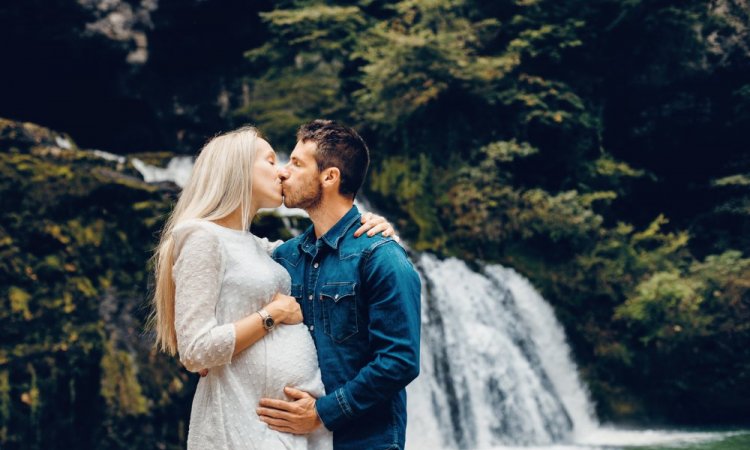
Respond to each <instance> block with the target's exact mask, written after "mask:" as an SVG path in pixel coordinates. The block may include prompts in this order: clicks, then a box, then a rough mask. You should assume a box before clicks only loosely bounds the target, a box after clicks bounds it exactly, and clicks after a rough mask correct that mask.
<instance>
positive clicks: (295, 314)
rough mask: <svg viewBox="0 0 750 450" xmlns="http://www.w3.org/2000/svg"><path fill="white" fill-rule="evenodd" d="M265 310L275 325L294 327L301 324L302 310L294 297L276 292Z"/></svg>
mask: <svg viewBox="0 0 750 450" xmlns="http://www.w3.org/2000/svg"><path fill="white" fill-rule="evenodd" d="M265 310H266V311H268V314H270V315H271V317H273V320H274V321H276V323H277V324H279V323H285V324H287V325H294V324H296V323H301V322H302V309H301V308H300V307H299V303H297V300H296V299H295V298H294V297H291V296H289V295H284V294H282V293H279V292H277V293H276V295H274V296H273V300H271V303H269V304H268V305H266V307H265Z"/></svg>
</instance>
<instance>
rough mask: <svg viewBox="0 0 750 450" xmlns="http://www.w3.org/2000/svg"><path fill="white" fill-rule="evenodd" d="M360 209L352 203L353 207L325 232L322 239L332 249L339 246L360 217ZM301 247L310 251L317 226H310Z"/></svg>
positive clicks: (307, 251) (303, 236) (303, 235)
mask: <svg viewBox="0 0 750 450" xmlns="http://www.w3.org/2000/svg"><path fill="white" fill-rule="evenodd" d="M359 217H360V214H359V209H358V208H357V207H356V206H354V205H352V208H351V209H350V210H349V212H347V213H346V214H344V217H342V218H341V219H339V221H338V222H336V225H334V226H333V227H331V229H330V230H328V232H327V233H326V234H324V235H323V236H322V237H321V238H320V240H321V241H322V242H324V243H325V244H327V245H328V246H329V247H331V248H332V249H334V250H336V249H338V247H339V241H340V240H341V238H342V237H344V235H346V232H347V231H348V230H349V228H351V227H352V225H353V224H354V223H355V222H356V221H357V219H359ZM299 245H300V249H301V250H302V251H305V252H306V253H309V250H310V248H311V247H314V246H315V227H314V226H312V225H311V226H310V227H309V228H308V229H307V230H305V232H304V233H303V234H302V238H301V239H300V244H299Z"/></svg>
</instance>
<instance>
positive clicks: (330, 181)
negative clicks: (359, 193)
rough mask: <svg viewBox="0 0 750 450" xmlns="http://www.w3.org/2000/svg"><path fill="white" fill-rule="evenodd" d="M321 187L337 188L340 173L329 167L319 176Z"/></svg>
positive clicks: (336, 169)
mask: <svg viewBox="0 0 750 450" xmlns="http://www.w3.org/2000/svg"><path fill="white" fill-rule="evenodd" d="M320 178H321V181H322V183H323V187H333V186H338V184H339V183H340V182H341V171H340V170H339V169H338V167H329V168H327V169H326V170H324V171H323V172H321V174H320Z"/></svg>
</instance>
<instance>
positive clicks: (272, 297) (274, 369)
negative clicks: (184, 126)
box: [153, 127, 393, 450]
mask: <svg viewBox="0 0 750 450" xmlns="http://www.w3.org/2000/svg"><path fill="white" fill-rule="evenodd" d="M281 202H282V187H281V184H280V182H279V178H278V173H277V167H276V154H275V153H274V151H273V149H272V148H271V146H270V145H269V144H268V142H266V141H265V140H263V139H262V138H260V137H258V133H257V130H255V129H254V128H251V127H244V128H240V129H238V130H235V131H232V132H229V133H226V134H224V135H220V136H217V137H215V138H214V139H212V140H211V141H210V142H208V143H207V144H206V145H205V147H204V148H203V150H202V151H201V153H200V155H199V156H198V158H197V160H196V162H195V167H194V168H193V172H192V175H191V177H190V180H189V181H188V183H187V185H186V186H185V188H184V190H183V191H182V193H181V195H180V198H179V200H178V202H177V205H176V206H175V208H174V211H173V212H172V214H171V216H170V217H169V219H168V221H167V223H166V226H165V227H164V231H163V234H162V237H161V242H160V244H159V247H158V248H157V251H156V254H155V255H154V259H155V261H156V268H155V270H156V290H155V294H154V315H153V324H154V326H155V328H156V339H157V345H158V346H159V347H160V348H161V349H162V350H163V351H165V352H167V353H169V354H172V355H174V354H175V353H179V357H180V361H182V363H183V364H184V365H185V367H186V368H187V369H188V370H190V371H192V372H197V371H200V370H202V369H210V371H209V373H208V375H207V376H206V377H204V378H201V379H200V381H199V383H198V387H197V390H196V392H195V397H194V398H193V406H192V411H191V414H190V428H189V432H188V448H189V449H263V450H273V449H295V450H296V449H314V450H323V449H331V448H332V437H331V434H330V432H328V431H327V430H325V428H323V427H320V429H319V430H318V431H316V432H315V433H313V434H310V435H292V434H286V433H280V432H277V431H273V430H271V429H270V428H268V426H267V425H266V424H264V423H263V422H261V421H260V420H259V419H258V416H257V415H256V413H255V409H256V407H257V405H258V402H259V400H260V398H262V397H271V398H277V399H285V398H286V397H285V395H284V392H283V390H284V387H286V386H292V387H296V388H298V389H301V390H304V391H307V392H309V393H311V394H312V395H314V396H322V395H323V394H324V390H323V383H322V381H321V378H320V369H319V367H318V360H317V356H316V352H315V347H314V344H313V341H312V338H311V337H310V334H309V331H308V330H307V328H306V327H305V326H304V325H303V324H302V323H301V322H302V313H301V310H300V307H299V305H298V304H297V301H296V300H295V299H294V297H290V296H289V293H290V292H289V290H290V278H289V274H288V273H287V272H286V270H284V268H282V267H281V266H280V265H278V264H276V263H275V262H274V261H273V259H271V257H270V256H269V253H271V252H272V251H273V249H274V248H275V247H276V246H277V245H279V244H280V243H281V242H280V241H279V242H277V243H270V242H269V241H268V240H267V239H265V238H264V239H261V238H258V237H257V236H254V235H253V234H251V233H249V232H248V231H246V230H248V228H249V224H250V223H251V222H252V219H253V217H254V216H255V213H256V212H257V211H258V209H260V208H270V207H278V206H279V205H281ZM368 229H369V230H370V231H369V233H368V234H373V233H376V232H380V231H383V233H384V234H385V235H390V234H392V233H393V229H392V228H391V227H390V225H389V224H388V223H386V222H385V221H384V220H383V219H382V218H380V217H375V218H371V219H370V220H368V221H367V223H365V225H363V226H362V228H360V230H358V231H357V233H358V234H359V233H361V232H363V231H366V230H368Z"/></svg>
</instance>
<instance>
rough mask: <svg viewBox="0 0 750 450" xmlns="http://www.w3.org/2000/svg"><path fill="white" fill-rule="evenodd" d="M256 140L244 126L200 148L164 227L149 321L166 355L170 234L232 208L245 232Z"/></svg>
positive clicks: (173, 338)
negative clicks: (181, 225) (187, 222)
mask: <svg viewBox="0 0 750 450" xmlns="http://www.w3.org/2000/svg"><path fill="white" fill-rule="evenodd" d="M257 138H258V130H256V129H255V128H254V127H249V126H246V127H242V128H239V129H237V130H234V131H230V132H228V133H225V134H221V135H219V136H216V137H214V138H213V139H211V140H210V141H209V142H208V143H207V144H206V145H205V146H203V149H201V152H200V154H199V155H198V158H197V159H196V160H195V165H194V166H193V171H192V173H191V174H190V179H189V180H188V182H187V184H186V185H185V187H184V188H183V190H182V193H181V194H180V196H179V199H178V200H177V204H176V205H175V207H174V210H173V211H172V213H171V214H170V216H169V218H168V219H167V222H166V224H165V225H164V230H163V231H162V233H161V240H160V242H159V246H158V247H157V248H156V252H155V253H154V257H153V261H154V272H155V275H156V286H155V288H154V298H153V312H152V314H151V317H150V320H149V322H150V326H151V327H153V328H154V329H155V330H156V346H157V347H158V348H159V349H160V350H162V351H164V352H166V353H169V354H170V355H174V354H175V353H176V352H177V334H176V332H175V324H174V320H175V317H174V314H175V313H174V304H175V285H174V279H173V278H172V266H173V265H174V262H175V261H174V239H173V238H172V230H174V228H175V226H176V225H177V224H179V223H180V222H183V221H185V220H190V219H205V220H219V219H223V218H225V217H227V216H229V215H230V214H231V213H232V212H234V211H235V210H236V209H237V208H240V213H241V216H242V229H243V230H247V229H248V227H249V223H250V220H251V218H250V213H251V211H250V208H251V199H252V173H253V171H252V168H253V163H254V162H255V154H256V143H257Z"/></svg>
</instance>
